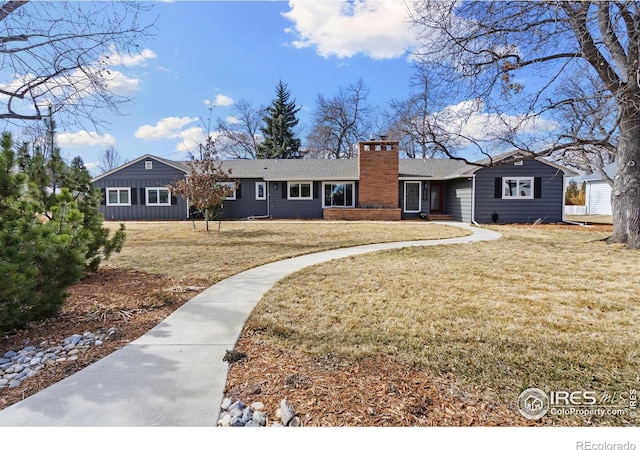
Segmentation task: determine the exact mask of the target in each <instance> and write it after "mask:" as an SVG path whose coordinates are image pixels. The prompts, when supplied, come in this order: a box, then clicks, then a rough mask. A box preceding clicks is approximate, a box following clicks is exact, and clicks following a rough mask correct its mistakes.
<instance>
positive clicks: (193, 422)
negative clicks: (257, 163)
mask: <svg viewBox="0 0 640 450" xmlns="http://www.w3.org/2000/svg"><path fill="white" fill-rule="evenodd" d="M445 223H446V224H448V225H455V226H459V227H463V228H465V229H469V230H471V231H473V235H471V236H465V237H460V238H453V239H441V240H432V241H410V242H392V243H385V244H373V245H363V246H359V247H352V248H346V249H337V250H330V251H325V252H320V253H314V254H311V255H305V256H299V257H295V258H290V259H286V260H283V261H278V262H274V263H270V264H266V265H264V266H260V267H256V268H254V269H251V270H247V271H245V272H242V273H239V274H237V275H235V276H232V277H230V278H227V279H225V280H223V281H221V282H219V283H217V284H215V285H214V286H212V287H210V288H209V289H207V290H205V291H204V292H202V293H200V294H199V295H197V296H196V297H194V298H193V299H192V300H190V301H189V302H187V303H186V304H184V305H183V306H182V307H180V308H179V309H177V310H176V311H175V312H174V313H173V314H171V315H170V316H169V317H167V318H166V319H165V320H164V321H162V322H161V323H159V324H158V325H157V326H156V327H155V328H153V329H152V330H150V331H149V332H148V333H147V334H145V335H144V336H142V337H140V338H139V339H137V340H135V341H133V342H131V343H130V344H128V345H127V346H126V347H124V348H122V349H120V350H117V351H116V352H114V353H112V354H110V355H109V356H107V357H105V358H103V359H101V360H100V361H98V362H96V363H94V364H92V365H91V366H89V367H86V368H85V369H83V370H81V371H79V372H77V373H75V374H73V375H71V376H70V377H68V378H66V379H64V380H62V381H60V382H58V383H56V384H54V385H52V386H50V387H48V388H47V389H44V390H42V391H40V392H38V393H37V394H34V395H33V396H31V397H28V398H26V399H25V400H23V401H21V402H19V403H16V404H15V405H12V406H10V407H8V408H5V409H4V410H2V411H0V426H29V427H39V426H66V427H78V426H121V427H122V426H124V427H150V426H169V427H174V426H191V427H195V426H205V427H212V426H215V425H216V424H217V421H218V414H219V409H220V404H221V403H222V397H223V392H224V388H225V383H226V378H227V370H228V365H227V363H226V362H223V361H222V358H223V356H224V354H225V351H226V350H231V349H232V348H233V347H234V345H235V343H236V341H237V340H238V338H239V336H240V332H241V330H242V327H243V326H244V322H245V320H246V319H247V317H248V316H249V314H250V313H251V310H252V309H253V308H254V306H255V305H256V303H257V302H258V301H259V300H260V299H261V298H262V296H263V295H264V294H265V293H266V292H267V291H268V290H269V289H270V288H271V287H272V286H273V285H274V283H276V282H277V281H278V280H280V279H281V278H283V277H285V276H287V275H289V274H291V273H293V272H296V271H298V270H300V269H303V268H305V267H308V266H311V265H314V264H319V263H322V262H325V261H329V260H332V259H336V258H344V257H347V256H352V255H360V254H364V253H369V252H374V251H378V250H386V249H393V248H400V247H409V246H429V245H443V244H463V243H468V242H475V241H481V240H491V239H498V238H499V237H500V234H499V233H496V232H493V231H489V230H486V229H483V228H478V227H471V226H469V225H465V224H461V223H457V222H445Z"/></svg>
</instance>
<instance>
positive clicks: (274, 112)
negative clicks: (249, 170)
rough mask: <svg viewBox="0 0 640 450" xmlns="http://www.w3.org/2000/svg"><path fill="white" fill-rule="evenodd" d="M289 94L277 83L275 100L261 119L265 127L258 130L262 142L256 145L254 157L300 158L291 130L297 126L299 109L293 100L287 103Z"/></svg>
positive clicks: (296, 140)
mask: <svg viewBox="0 0 640 450" xmlns="http://www.w3.org/2000/svg"><path fill="white" fill-rule="evenodd" d="M290 96H291V92H290V91H289V90H288V89H287V85H286V84H284V83H283V82H282V80H280V81H278V86H277V87H276V98H275V99H274V100H273V102H272V103H271V106H269V107H267V109H266V115H265V116H264V117H263V120H264V123H265V126H264V127H262V128H261V129H260V131H262V134H263V136H264V141H262V142H261V143H260V144H258V148H257V152H256V157H257V158H259V159H295V158H301V157H302V154H301V152H300V146H301V142H300V139H298V138H296V137H295V134H294V131H293V129H294V128H295V126H296V125H298V119H297V118H296V114H297V113H298V112H299V111H300V108H297V107H296V104H295V100H292V101H289V97H290Z"/></svg>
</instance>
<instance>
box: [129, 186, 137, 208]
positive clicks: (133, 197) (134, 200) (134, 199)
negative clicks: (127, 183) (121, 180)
mask: <svg viewBox="0 0 640 450" xmlns="http://www.w3.org/2000/svg"><path fill="white" fill-rule="evenodd" d="M130 201H131V204H132V205H137V204H138V195H137V193H136V190H135V189H131V198H130Z"/></svg>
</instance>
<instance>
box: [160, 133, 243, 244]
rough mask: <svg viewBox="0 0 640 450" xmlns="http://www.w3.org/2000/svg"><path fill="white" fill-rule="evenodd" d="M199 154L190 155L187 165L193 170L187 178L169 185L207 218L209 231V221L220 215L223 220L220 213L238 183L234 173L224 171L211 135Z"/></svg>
mask: <svg viewBox="0 0 640 450" xmlns="http://www.w3.org/2000/svg"><path fill="white" fill-rule="evenodd" d="M199 151H200V152H199V157H198V158H196V157H194V156H193V155H190V160H189V161H187V163H186V165H187V167H188V168H189V172H188V173H187V176H186V178H184V179H182V180H178V181H177V182H175V183H174V184H173V185H171V186H169V190H170V191H171V194H172V195H174V196H177V195H181V196H182V197H184V198H185V199H186V200H187V201H188V202H189V206H190V207H193V208H195V210H196V211H199V212H201V213H202V214H203V215H204V220H205V228H206V230H207V231H209V220H211V219H213V218H215V217H216V216H218V218H221V217H220V210H221V208H222V206H223V204H224V201H225V199H226V198H227V197H228V196H229V195H231V194H232V193H233V183H234V182H233V181H232V180H231V172H230V171H226V170H224V169H223V168H222V162H221V161H219V160H218V156H217V152H216V149H215V142H214V140H213V137H212V136H211V135H208V136H207V138H206V142H205V144H202V145H200V148H199ZM194 227H195V223H194ZM218 229H220V224H218Z"/></svg>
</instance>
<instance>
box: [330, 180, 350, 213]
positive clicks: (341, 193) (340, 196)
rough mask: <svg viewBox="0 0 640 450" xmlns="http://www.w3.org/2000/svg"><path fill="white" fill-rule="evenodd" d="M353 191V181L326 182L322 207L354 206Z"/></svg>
mask: <svg viewBox="0 0 640 450" xmlns="http://www.w3.org/2000/svg"><path fill="white" fill-rule="evenodd" d="M353 191H354V189H353V183H342V182H339V183H324V184H323V185H322V192H323V193H324V194H323V197H322V198H323V202H322V207H323V208H330V207H347V208H353Z"/></svg>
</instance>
